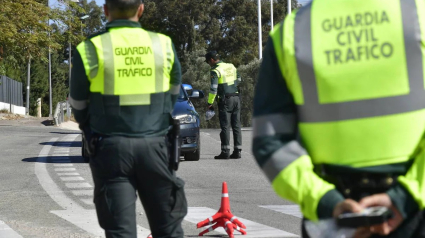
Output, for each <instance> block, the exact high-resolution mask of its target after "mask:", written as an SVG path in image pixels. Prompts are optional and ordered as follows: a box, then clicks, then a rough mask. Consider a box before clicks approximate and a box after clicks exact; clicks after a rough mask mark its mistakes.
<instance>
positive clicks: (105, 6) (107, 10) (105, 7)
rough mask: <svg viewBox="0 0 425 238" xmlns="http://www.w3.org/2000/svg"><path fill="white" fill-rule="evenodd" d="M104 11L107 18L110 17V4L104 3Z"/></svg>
mask: <svg viewBox="0 0 425 238" xmlns="http://www.w3.org/2000/svg"><path fill="white" fill-rule="evenodd" d="M103 11H104V12H105V16H106V18H108V17H109V9H108V5H106V4H103Z"/></svg>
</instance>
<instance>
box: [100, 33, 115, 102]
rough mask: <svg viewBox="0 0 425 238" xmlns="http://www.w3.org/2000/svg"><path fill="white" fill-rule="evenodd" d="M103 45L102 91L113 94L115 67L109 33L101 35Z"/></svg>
mask: <svg viewBox="0 0 425 238" xmlns="http://www.w3.org/2000/svg"><path fill="white" fill-rule="evenodd" d="M100 38H101V40H102V47H103V72H104V75H103V77H104V79H103V93H104V94H105V95H114V92H115V68H114V48H113V47H112V40H111V33H109V32H107V33H105V34H103V35H101V37H100Z"/></svg>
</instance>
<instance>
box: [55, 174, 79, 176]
mask: <svg viewBox="0 0 425 238" xmlns="http://www.w3.org/2000/svg"><path fill="white" fill-rule="evenodd" d="M58 175H59V176H78V175H80V174H79V173H58Z"/></svg>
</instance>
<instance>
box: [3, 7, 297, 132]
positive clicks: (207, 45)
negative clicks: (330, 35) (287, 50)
mask: <svg viewBox="0 0 425 238" xmlns="http://www.w3.org/2000/svg"><path fill="white" fill-rule="evenodd" d="M59 1H60V2H61V4H60V7H59V8H56V9H49V7H48V6H47V2H48V1H47V0H0V6H1V7H0V75H6V76H8V77H10V78H13V79H15V80H17V81H19V82H23V83H24V87H23V88H24V89H25V88H26V79H27V64H28V59H29V57H30V56H31V58H30V59H31V60H30V62H31V75H30V76H31V92H30V108H31V110H30V114H31V115H35V102H36V99H37V98H42V102H43V103H42V115H43V116H47V115H48V114H49V110H48V109H49V108H48V107H49V84H48V79H49V76H48V60H47V59H48V50H49V47H50V49H51V52H52V53H51V64H52V67H51V69H52V87H53V103H52V105H53V109H54V108H55V105H56V103H57V102H58V101H63V100H65V98H66V97H67V94H68V86H69V85H68V82H69V80H68V74H69V62H68V58H69V43H71V45H72V48H75V46H76V45H77V44H78V43H80V42H81V41H82V40H83V39H84V38H85V37H87V36H89V35H91V34H94V33H97V32H99V31H101V30H103V29H104V25H105V22H106V19H105V16H104V14H103V10H102V7H100V6H97V5H96V3H95V1H94V0H91V1H90V0H80V2H79V3H73V2H70V1H68V0H59ZM144 3H145V11H144V14H143V16H142V18H141V19H140V23H141V24H142V27H143V28H144V29H147V30H151V31H155V32H160V33H164V34H166V35H168V36H170V37H171V39H172V40H173V43H174V45H175V47H176V50H177V54H178V57H179V59H180V61H181V63H182V71H183V82H184V83H189V84H192V86H193V87H194V88H196V89H200V90H203V91H204V93H205V96H206V97H208V92H209V88H210V77H209V69H210V68H209V65H207V64H206V63H205V62H204V55H205V53H206V52H208V51H210V50H217V51H218V52H219V54H220V55H221V58H222V59H223V60H224V61H225V62H229V63H233V64H234V65H235V66H236V67H237V68H238V71H239V73H240V74H241V76H242V81H243V83H242V84H241V89H242V90H241V91H242V93H241V95H242V96H241V101H242V106H241V121H242V125H243V126H250V123H251V114H252V100H253V90H254V85H255V83H256V77H257V74H258V70H259V66H260V60H258V48H259V47H258V16H257V1H255V0H203V1H200V0H144ZM292 3H293V6H292V8H296V7H298V3H297V1H292ZM261 9H262V10H261V14H262V15H261V31H262V46H263V47H264V46H265V44H266V41H267V39H268V34H269V32H270V30H271V19H270V0H261ZM286 12H287V1H286V0H274V4H273V23H274V24H278V23H279V22H280V21H281V20H282V19H283V18H284V17H285V15H286ZM85 15H88V16H89V17H88V18H87V17H84V19H82V18H83V16H85ZM48 23H50V24H48ZM25 96H26V90H25V91H24V97H25ZM24 101H25V100H24ZM192 101H193V103H194V104H195V106H196V109H197V111H198V113H199V114H200V116H201V120H202V122H201V123H202V126H203V127H214V128H217V127H218V126H219V122H218V116H217V117H214V118H213V119H212V120H211V121H208V122H206V121H205V116H204V115H205V109H206V104H207V103H206V98H204V99H198V100H195V99H194V100H192ZM216 107H217V106H216ZM217 109H218V108H217Z"/></svg>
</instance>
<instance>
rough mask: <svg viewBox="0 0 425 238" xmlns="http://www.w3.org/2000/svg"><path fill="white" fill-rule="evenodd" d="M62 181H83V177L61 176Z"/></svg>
mask: <svg viewBox="0 0 425 238" xmlns="http://www.w3.org/2000/svg"><path fill="white" fill-rule="evenodd" d="M61 179H62V181H84V178H83V177H61Z"/></svg>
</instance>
